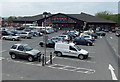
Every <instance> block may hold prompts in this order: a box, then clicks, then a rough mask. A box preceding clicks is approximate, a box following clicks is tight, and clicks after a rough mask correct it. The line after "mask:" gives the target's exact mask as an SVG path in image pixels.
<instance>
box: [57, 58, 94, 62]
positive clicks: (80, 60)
mask: <svg viewBox="0 0 120 82" xmlns="http://www.w3.org/2000/svg"><path fill="white" fill-rule="evenodd" d="M56 58H58V59H65V60H72V61H78V62H88V63H96V62H94V61H88V60H78V59H72V58H64V57H56Z"/></svg>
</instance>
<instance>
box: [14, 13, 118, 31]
mask: <svg viewBox="0 0 120 82" xmlns="http://www.w3.org/2000/svg"><path fill="white" fill-rule="evenodd" d="M45 20H46V21H45ZM13 22H14V23H20V24H25V23H37V24H38V26H43V25H46V26H52V27H53V28H61V29H71V28H72V29H86V30H87V29H90V28H93V29H96V28H97V27H101V28H111V27H114V26H115V24H116V22H113V21H110V20H105V19H103V18H98V17H95V16H92V15H89V14H86V13H81V14H63V13H57V14H50V13H49V14H48V17H47V18H46V19H45V18H43V15H42V14H40V15H36V16H31V17H22V18H20V19H17V20H14V21H13Z"/></svg>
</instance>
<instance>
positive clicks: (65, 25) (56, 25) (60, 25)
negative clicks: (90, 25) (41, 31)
mask: <svg viewBox="0 0 120 82" xmlns="http://www.w3.org/2000/svg"><path fill="white" fill-rule="evenodd" d="M75 26H76V24H75V23H72V24H71V23H70V24H68V23H54V24H53V28H59V29H63V30H64V29H68V30H69V29H74V28H75Z"/></svg>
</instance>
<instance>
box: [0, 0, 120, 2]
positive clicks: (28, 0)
mask: <svg viewBox="0 0 120 82" xmlns="http://www.w3.org/2000/svg"><path fill="white" fill-rule="evenodd" d="M1 1H2V2H119V0H1Z"/></svg>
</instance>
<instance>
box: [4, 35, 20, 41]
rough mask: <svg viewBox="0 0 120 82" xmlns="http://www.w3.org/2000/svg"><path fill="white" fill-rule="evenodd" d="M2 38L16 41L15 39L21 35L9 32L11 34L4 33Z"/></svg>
mask: <svg viewBox="0 0 120 82" xmlns="http://www.w3.org/2000/svg"><path fill="white" fill-rule="evenodd" d="M2 39H3V40H12V41H15V40H18V41H19V40H20V36H18V35H14V34H9V35H2Z"/></svg>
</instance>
